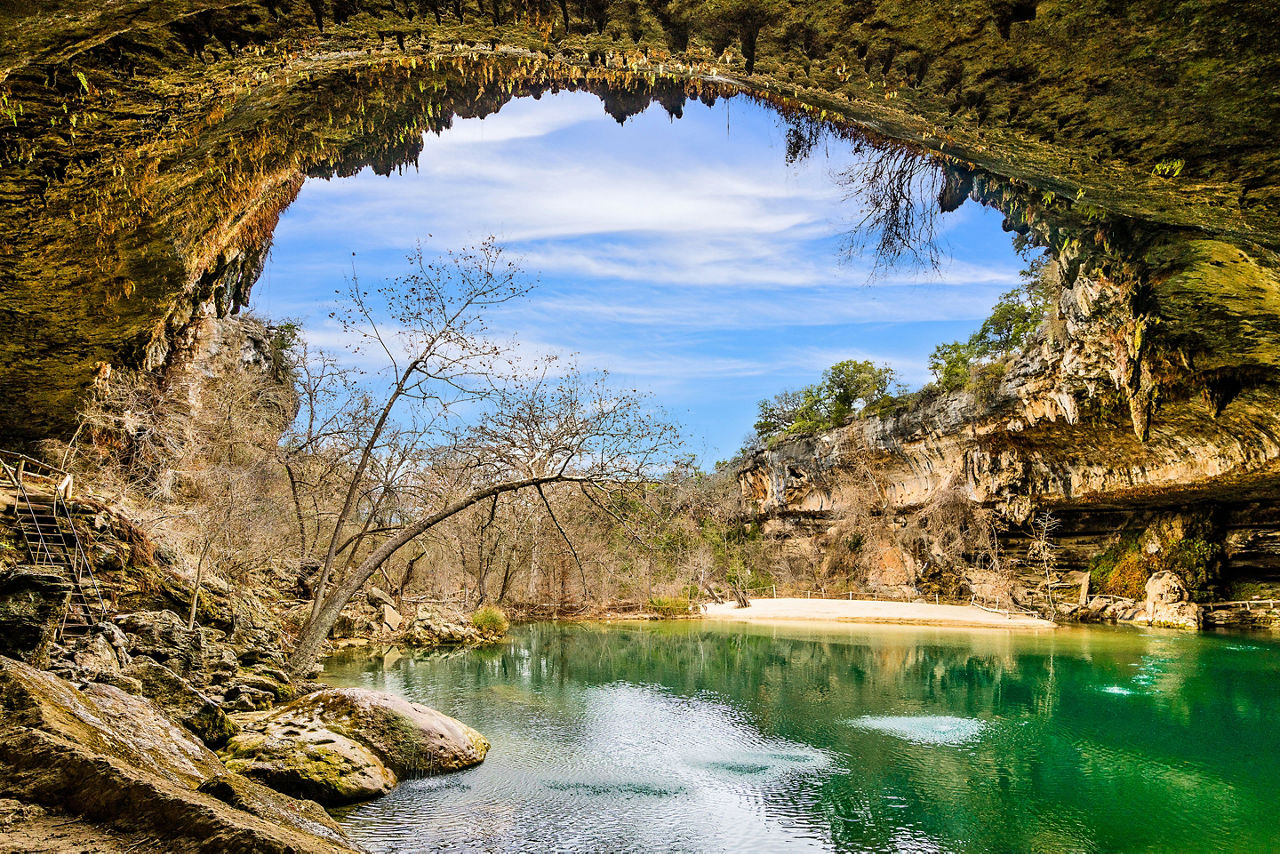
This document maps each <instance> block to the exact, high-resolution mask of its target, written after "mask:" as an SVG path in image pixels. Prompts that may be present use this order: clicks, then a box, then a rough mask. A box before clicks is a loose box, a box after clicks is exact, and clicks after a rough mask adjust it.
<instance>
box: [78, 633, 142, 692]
mask: <svg viewBox="0 0 1280 854" xmlns="http://www.w3.org/2000/svg"><path fill="white" fill-rule="evenodd" d="M69 652H70V655H71V663H72V664H74V665H75V669H76V671H77V672H78V673H79V674H80V675H81V676H83V677H84V678H85V679H88V680H90V681H94V682H97V681H101V677H102V676H105V675H109V674H114V673H119V672H120V653H118V652H117V651H116V649H115V647H113V646H112V645H111V642H110V641H109V640H107V638H106V636H105V635H104V634H102V633H101V632H94V633H93V634H90V635H86V636H84V637H83V638H81V639H80V640H79V641H78V642H77V643H76V644H75V646H74V647H73V648H72V649H71V650H69ZM125 656H126V657H127V656H128V653H125Z"/></svg>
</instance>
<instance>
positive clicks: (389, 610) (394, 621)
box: [381, 605, 404, 632]
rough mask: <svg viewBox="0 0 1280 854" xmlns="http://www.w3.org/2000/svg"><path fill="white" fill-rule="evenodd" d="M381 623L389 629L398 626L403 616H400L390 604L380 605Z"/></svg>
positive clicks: (393, 629)
mask: <svg viewBox="0 0 1280 854" xmlns="http://www.w3.org/2000/svg"><path fill="white" fill-rule="evenodd" d="M381 611H382V615H381V616H382V623H383V625H385V626H386V627H387V628H388V629H390V630H391V631H393V632H394V631H395V630H396V629H398V628H400V624H401V623H403V622H404V617H402V616H400V612H399V611H397V610H396V609H395V608H393V607H391V606H390V605H383V606H382V609H381Z"/></svg>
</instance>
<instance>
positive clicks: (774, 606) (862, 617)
mask: <svg viewBox="0 0 1280 854" xmlns="http://www.w3.org/2000/svg"><path fill="white" fill-rule="evenodd" d="M704 616H705V617H706V619H709V620H738V621H745V622H764V621H769V620H809V621H813V622H837V623H898V624H903V625H920V626H967V627H974V628H998V629H1052V628H1055V627H1056V625H1057V624H1056V623H1051V622H1049V621H1048V620H1041V619H1039V618H1038V617H1028V616H1023V615H1021V614H1013V615H1005V614H997V613H994V612H992V611H984V610H983V609H981V608H976V607H974V606H972V605H930V604H927V603H924V602H881V601H868V600H853V601H849V600H847V599H752V600H751V607H750V608H738V607H737V606H735V605H734V604H733V603H731V602H727V603H725V604H723V605H716V604H710V605H707V609H706V612H705V614H704Z"/></svg>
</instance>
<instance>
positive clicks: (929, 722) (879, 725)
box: [847, 715, 987, 745]
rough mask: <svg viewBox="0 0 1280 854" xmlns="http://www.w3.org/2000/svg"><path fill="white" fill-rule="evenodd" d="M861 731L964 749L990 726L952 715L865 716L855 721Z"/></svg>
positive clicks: (912, 741) (852, 721) (853, 723)
mask: <svg viewBox="0 0 1280 854" xmlns="http://www.w3.org/2000/svg"><path fill="white" fill-rule="evenodd" d="M847 723H848V724H849V725H850V726H853V727H857V728H858V729H865V730H872V731H874V732H882V733H885V734H886V735H893V736H897V737H898V738H900V739H902V740H903V741H909V742H911V743H913V744H936V745H960V744H968V743H969V742H971V741H976V740H977V739H978V738H980V737H981V736H982V733H983V730H985V729H986V727H987V725H986V724H985V723H984V722H982V721H979V720H974V719H973V718H957V717H952V716H950V715H919V716H914V717H907V716H877V715H864V716H862V717H860V718H856V719H854V720H851V721H847Z"/></svg>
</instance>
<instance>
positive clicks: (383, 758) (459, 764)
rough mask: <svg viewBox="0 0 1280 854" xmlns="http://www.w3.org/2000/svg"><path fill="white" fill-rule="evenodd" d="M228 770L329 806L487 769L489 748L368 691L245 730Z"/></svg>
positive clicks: (321, 698) (457, 728) (278, 714)
mask: <svg viewBox="0 0 1280 854" xmlns="http://www.w3.org/2000/svg"><path fill="white" fill-rule="evenodd" d="M244 726H245V729H244V731H243V732H241V734H240V735H238V736H236V737H235V738H232V739H231V740H230V741H229V742H228V743H227V746H226V748H225V749H224V750H223V751H222V756H223V758H224V759H225V761H226V763H227V767H228V768H230V769H231V770H233V771H236V772H238V773H241V774H244V775H245V776H247V777H251V778H253V779H256V780H259V781H261V782H263V783H265V784H267V785H269V786H272V787H273V788H277V789H279V790H280V791H283V792H286V793H288V794H294V795H301V796H305V797H309V798H313V799H315V800H317V801H320V802H321V803H323V804H327V805H337V804H344V803H352V802H355V801H359V800H365V799H368V798H372V797H377V796H378V795H381V794H385V793H386V792H388V791H390V789H391V788H392V787H393V786H395V785H396V783H397V782H399V780H401V779H403V778H405V777H414V776H422V775H426V774H437V773H441V772H445V771H456V770H458V769H461V768H467V767H470V766H472V765H476V764H478V763H480V762H482V761H484V757H485V754H486V753H487V752H488V750H489V742H488V741H486V740H485V738H484V736H482V735H480V733H478V732H476V731H475V730H473V729H472V728H471V727H469V726H467V725H466V724H463V723H461V722H459V721H456V720H454V719H453V718H451V717H449V716H448V715H444V714H441V713H440V712H437V711H436V710H435V709H430V708H427V707H426V706H423V705H420V704H418V703H411V702H409V701H408V700H404V699H401V698H400V697H395V696H392V695H390V694H384V693H381V692H379V691H369V690H365V689H362V688H328V689H325V690H321V691H316V692H313V693H311V694H307V695H306V696H304V697H302V698H300V699H298V700H295V701H293V702H292V703H290V704H288V705H287V706H282V707H280V708H278V709H276V710H275V711H274V712H272V713H270V714H269V715H267V716H265V717H263V718H260V719H258V720H257V721H254V722H246V723H245V725H244Z"/></svg>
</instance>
